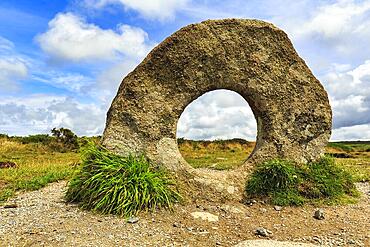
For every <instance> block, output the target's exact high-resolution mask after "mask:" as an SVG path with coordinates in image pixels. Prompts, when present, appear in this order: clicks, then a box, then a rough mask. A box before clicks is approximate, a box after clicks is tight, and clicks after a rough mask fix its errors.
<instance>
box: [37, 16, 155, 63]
mask: <svg viewBox="0 0 370 247" xmlns="http://www.w3.org/2000/svg"><path fill="white" fill-rule="evenodd" d="M147 36H148V35H147V33H145V32H144V31H143V30H142V29H140V28H135V27H131V26H128V25H119V26H118V27H117V30H115V31H114V30H111V29H101V28H100V27H98V26H96V25H94V24H90V23H87V22H86V21H85V20H84V19H82V18H81V17H78V16H76V15H74V14H72V13H63V14H58V15H56V16H55V17H54V19H52V20H51V21H50V22H49V29H48V30H47V31H46V32H45V33H42V34H40V35H38V36H37V37H36V41H37V42H38V43H39V44H40V46H41V48H42V50H43V51H44V52H46V53H47V54H48V55H49V56H51V58H53V59H55V60H62V61H63V60H65V61H72V62H78V61H89V62H95V61H96V60H101V59H103V60H104V59H105V60H112V59H115V58H117V57H122V56H126V57H131V58H135V59H137V58H142V57H144V56H145V55H146V54H147V53H148V51H149V49H150V47H151V46H150V45H148V44H147V43H146V41H147Z"/></svg>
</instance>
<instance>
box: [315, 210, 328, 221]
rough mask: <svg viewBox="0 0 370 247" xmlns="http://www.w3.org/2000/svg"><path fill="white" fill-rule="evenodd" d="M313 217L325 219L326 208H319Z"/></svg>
mask: <svg viewBox="0 0 370 247" xmlns="http://www.w3.org/2000/svg"><path fill="white" fill-rule="evenodd" d="M313 217H314V218H315V219H317V220H323V219H325V214H324V210H322V209H318V210H316V211H315V213H314V215H313Z"/></svg>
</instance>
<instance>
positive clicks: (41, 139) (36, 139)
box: [15, 134, 53, 145]
mask: <svg viewBox="0 0 370 247" xmlns="http://www.w3.org/2000/svg"><path fill="white" fill-rule="evenodd" d="M15 138H16V140H18V141H19V142H21V143H22V144H29V143H40V144H43V145H47V144H49V143H50V142H51V141H52V140H53V138H52V137H51V136H49V135H47V134H37V135H29V136H23V137H15Z"/></svg>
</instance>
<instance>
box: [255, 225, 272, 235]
mask: <svg viewBox="0 0 370 247" xmlns="http://www.w3.org/2000/svg"><path fill="white" fill-rule="evenodd" d="M255 234H256V235H259V236H262V237H268V236H269V235H270V234H272V232H271V231H269V230H267V229H265V228H263V227H258V228H257V229H256V231H255Z"/></svg>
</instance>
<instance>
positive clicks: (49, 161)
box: [0, 134, 370, 203]
mask: <svg viewBox="0 0 370 247" xmlns="http://www.w3.org/2000/svg"><path fill="white" fill-rule="evenodd" d="M34 136H35V137H33V136H31V137H30V138H29V137H14V136H8V135H6V134H0V161H1V162H7V161H9V162H15V163H16V164H17V167H16V168H7V169H0V203H1V202H3V201H5V200H6V199H7V198H9V197H11V196H12V195H13V194H14V193H15V192H16V191H23V190H34V189H39V188H41V187H43V186H45V185H47V183H49V182H54V181H58V180H60V179H69V178H70V177H71V174H72V173H73V170H74V166H75V165H76V164H77V163H79V162H80V155H79V154H78V152H76V151H67V150H66V151H65V153H61V151H63V150H58V149H57V150H53V149H52V148H50V146H49V145H48V144H47V143H48V142H47V141H45V139H46V140H47V139H50V138H51V139H53V138H55V137H53V136H49V135H34ZM100 138H101V137H100V136H95V137H78V143H79V146H80V147H84V146H86V145H87V144H88V143H89V142H94V143H99V140H100ZM44 143H45V144H44ZM338 143H340V144H343V145H347V146H350V147H351V148H352V151H349V152H348V151H347V152H346V151H343V150H342V149H340V148H335V147H333V146H332V145H331V143H329V145H328V147H327V148H326V153H328V154H333V153H345V154H349V155H350V158H344V156H343V157H342V158H338V157H339V156H337V157H335V162H336V163H337V164H338V165H340V166H343V167H345V168H346V170H347V171H349V172H350V173H351V174H352V175H353V179H354V181H355V182H366V181H370V151H369V150H368V149H369V147H370V142H362V141H361V142H338ZM253 148H254V142H246V141H245V140H238V139H236V140H235V139H234V140H221V141H191V140H184V139H182V140H179V150H180V152H181V154H182V155H183V157H184V158H185V159H186V160H187V162H188V163H189V164H190V165H192V166H194V167H207V168H210V169H232V168H234V167H237V166H239V165H241V164H242V163H243V162H244V161H245V160H246V159H247V158H248V156H249V154H250V153H251V152H252V150H253Z"/></svg>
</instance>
